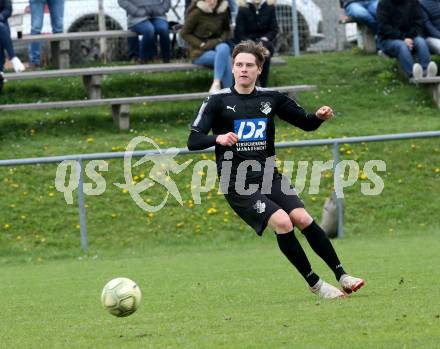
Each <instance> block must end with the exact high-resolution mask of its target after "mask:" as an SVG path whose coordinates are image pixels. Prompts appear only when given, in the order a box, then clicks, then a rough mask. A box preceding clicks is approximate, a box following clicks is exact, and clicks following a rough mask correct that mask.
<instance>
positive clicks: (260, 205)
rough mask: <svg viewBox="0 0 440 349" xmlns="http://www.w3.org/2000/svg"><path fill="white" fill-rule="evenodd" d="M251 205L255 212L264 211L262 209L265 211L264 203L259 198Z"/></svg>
mask: <svg viewBox="0 0 440 349" xmlns="http://www.w3.org/2000/svg"><path fill="white" fill-rule="evenodd" d="M253 207H254V210H255V211H257V213H264V211H266V203H265V202H262V201H261V200H258V201H257V202H256V203H255V204H254V206H253Z"/></svg>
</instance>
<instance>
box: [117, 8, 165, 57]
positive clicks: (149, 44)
mask: <svg viewBox="0 0 440 349" xmlns="http://www.w3.org/2000/svg"><path fill="white" fill-rule="evenodd" d="M118 4H119V6H121V7H122V8H123V9H124V10H125V11H126V12H127V17H128V18H127V20H128V23H127V26H128V29H130V30H131V31H133V32H135V33H137V34H139V35H142V40H141V42H140V46H139V39H138V38H130V39H129V40H128V46H129V48H128V50H129V55H130V54H131V56H132V57H130V58H131V59H133V58H136V51H137V52H138V57H139V59H140V63H147V62H148V61H149V60H152V59H153V58H154V56H155V55H156V46H157V44H156V35H159V39H160V54H161V57H162V61H163V62H165V63H168V62H169V61H170V56H171V52H170V51H171V49H170V30H169V27H168V21H167V17H166V13H167V12H168V10H169V9H170V6H171V2H170V0H118Z"/></svg>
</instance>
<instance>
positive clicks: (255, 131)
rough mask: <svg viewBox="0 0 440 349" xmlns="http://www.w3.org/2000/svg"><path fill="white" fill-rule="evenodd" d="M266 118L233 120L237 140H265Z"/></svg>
mask: <svg viewBox="0 0 440 349" xmlns="http://www.w3.org/2000/svg"><path fill="white" fill-rule="evenodd" d="M266 129H267V119H266V118H260V119H241V120H234V133H235V134H236V135H237V137H238V141H239V142H249V141H263V140H266Z"/></svg>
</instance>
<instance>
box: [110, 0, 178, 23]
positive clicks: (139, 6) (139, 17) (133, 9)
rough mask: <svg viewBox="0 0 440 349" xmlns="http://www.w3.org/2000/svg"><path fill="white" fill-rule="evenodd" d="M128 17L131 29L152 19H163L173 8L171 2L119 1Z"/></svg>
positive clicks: (154, 0) (148, 0)
mask: <svg viewBox="0 0 440 349" xmlns="http://www.w3.org/2000/svg"><path fill="white" fill-rule="evenodd" d="M118 4H119V6H121V7H122V8H123V9H124V10H125V11H126V12H127V16H128V21H127V26H128V27H129V28H131V27H133V26H134V25H136V24H138V23H140V22H142V21H144V20H146V19H150V18H163V19H165V20H166V13H167V12H168V11H169V9H170V7H171V0H118Z"/></svg>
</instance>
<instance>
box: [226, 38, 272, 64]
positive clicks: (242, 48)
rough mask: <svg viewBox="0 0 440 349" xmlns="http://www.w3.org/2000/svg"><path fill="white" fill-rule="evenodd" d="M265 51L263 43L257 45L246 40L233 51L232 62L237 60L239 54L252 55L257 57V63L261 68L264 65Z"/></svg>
mask: <svg viewBox="0 0 440 349" xmlns="http://www.w3.org/2000/svg"><path fill="white" fill-rule="evenodd" d="M265 51H266V49H265V48H264V46H263V44H262V43H261V42H260V43H258V44H257V43H255V42H254V41H252V40H245V41H242V42H240V43H239V44H237V45H235V47H234V50H233V51H232V61H234V60H235V57H237V55H238V54H239V53H250V54H252V55H254V56H255V61H256V63H257V65H258V67H259V68H261V67H262V66H263V64H264V52H265Z"/></svg>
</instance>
